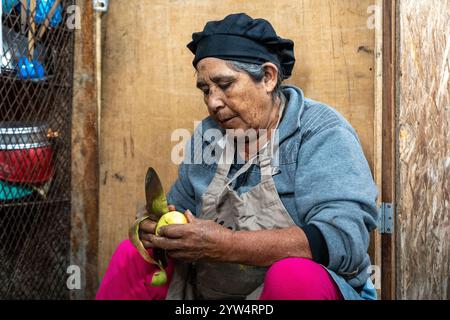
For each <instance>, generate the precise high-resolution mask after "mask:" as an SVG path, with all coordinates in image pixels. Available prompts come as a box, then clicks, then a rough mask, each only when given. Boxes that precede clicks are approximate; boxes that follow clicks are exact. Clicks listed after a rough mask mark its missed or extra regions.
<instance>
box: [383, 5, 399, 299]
mask: <svg viewBox="0 0 450 320" xmlns="http://www.w3.org/2000/svg"><path fill="white" fill-rule="evenodd" d="M396 13H397V1H396V0H383V88H382V91H383V94H382V100H383V107H382V133H383V140H382V142H381V148H382V174H381V178H382V183H381V198H382V201H383V202H385V203H395V201H396V199H395V192H396V189H395V187H396V186H395V181H396V179H395V174H396V167H395V165H396V163H395V159H396V157H395V148H396V120H395V113H396V81H395V70H396V39H397V37H396V32H397V24H396ZM395 239H396V229H395V228H394V232H393V233H392V234H383V235H382V237H381V247H382V262H381V272H382V275H381V288H382V290H381V298H382V299H383V300H391V299H395V298H396V296H395V290H396V288H395V268H396V265H395V262H396V261H395Z"/></svg>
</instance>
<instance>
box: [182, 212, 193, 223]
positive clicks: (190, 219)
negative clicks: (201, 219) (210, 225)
mask: <svg viewBox="0 0 450 320" xmlns="http://www.w3.org/2000/svg"><path fill="white" fill-rule="evenodd" d="M184 216H185V217H186V219H187V221H188V223H192V222H194V220H195V217H194V215H193V214H192V212H191V211H190V210H189V209H187V210H186V211H185V212H184Z"/></svg>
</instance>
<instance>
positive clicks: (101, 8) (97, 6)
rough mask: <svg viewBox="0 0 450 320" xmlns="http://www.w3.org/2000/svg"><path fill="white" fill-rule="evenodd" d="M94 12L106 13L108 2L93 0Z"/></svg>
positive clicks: (105, 0) (106, 0)
mask: <svg viewBox="0 0 450 320" xmlns="http://www.w3.org/2000/svg"><path fill="white" fill-rule="evenodd" d="M93 3H94V10H95V11H97V12H106V11H108V5H109V1H108V0H93Z"/></svg>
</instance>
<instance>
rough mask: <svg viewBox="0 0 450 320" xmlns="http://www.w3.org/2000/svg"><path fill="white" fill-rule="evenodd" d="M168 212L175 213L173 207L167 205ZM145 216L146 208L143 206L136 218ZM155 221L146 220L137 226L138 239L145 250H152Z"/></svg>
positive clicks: (146, 213)
mask: <svg viewBox="0 0 450 320" xmlns="http://www.w3.org/2000/svg"><path fill="white" fill-rule="evenodd" d="M168 208H169V211H175V210H176V209H175V206H174V205H168ZM145 215H148V212H147V207H146V206H143V207H142V208H141V209H139V210H138V212H137V214H136V217H137V218H139V217H143V216H145ZM156 224H157V221H154V220H151V218H150V219H147V220H144V221H142V222H141V224H140V226H139V239H140V240H141V242H142V244H143V245H144V248H145V249H148V248H153V245H152V242H151V237H152V236H154V235H155V229H156Z"/></svg>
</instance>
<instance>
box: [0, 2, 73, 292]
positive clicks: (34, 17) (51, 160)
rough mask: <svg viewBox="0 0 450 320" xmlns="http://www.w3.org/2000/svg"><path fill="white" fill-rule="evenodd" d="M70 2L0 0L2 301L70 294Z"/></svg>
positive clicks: (0, 248)
mask: <svg viewBox="0 0 450 320" xmlns="http://www.w3.org/2000/svg"><path fill="white" fill-rule="evenodd" d="M5 4H6V5H5ZM74 4H75V1H74V0H61V1H59V0H45V1H44V0H4V1H2V5H4V6H3V7H2V8H3V9H5V8H6V9H7V10H6V11H5V10H4V11H3V15H2V16H1V18H2V20H1V26H2V28H1V29H2V30H0V32H1V35H2V37H1V39H2V40H3V41H2V43H0V49H1V50H0V58H1V59H0V68H1V69H0V71H1V72H0V299H68V298H69V291H68V289H67V286H66V277H67V273H66V271H67V267H68V266H69V263H70V225H71V220H70V199H71V198H70V193H71V191H70V188H71V176H70V172H71V171H70V170H71V121H72V82H73V42H74V37H73V30H69V29H68V27H67V25H66V23H65V22H66V20H67V18H68V13H67V10H66V9H67V8H68V6H71V5H74ZM34 5H35V6H34ZM47 5H49V6H50V7H46V6H47ZM46 10H47V11H46ZM39 17H40V19H41V20H39ZM43 17H44V18H43ZM54 17H57V18H54ZM46 18H48V23H46ZM42 30H44V32H42ZM30 132H32V134H31V133H30Z"/></svg>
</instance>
